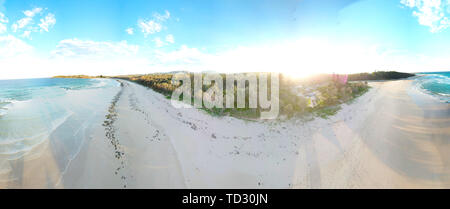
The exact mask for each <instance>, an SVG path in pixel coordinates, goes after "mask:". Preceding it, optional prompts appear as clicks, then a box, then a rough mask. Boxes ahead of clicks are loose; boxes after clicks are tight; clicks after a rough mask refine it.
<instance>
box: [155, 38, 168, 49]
mask: <svg viewBox="0 0 450 209" xmlns="http://www.w3.org/2000/svg"><path fill="white" fill-rule="evenodd" d="M153 41H154V42H155V44H156V47H162V46H164V45H166V43H164V41H162V40H161V39H160V38H159V37H156V38H154V39H153Z"/></svg>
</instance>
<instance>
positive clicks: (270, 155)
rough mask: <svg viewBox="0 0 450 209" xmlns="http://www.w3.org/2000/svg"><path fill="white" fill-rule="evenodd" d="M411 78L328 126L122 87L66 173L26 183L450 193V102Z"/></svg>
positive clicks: (381, 85)
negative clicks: (185, 104)
mask: <svg viewBox="0 0 450 209" xmlns="http://www.w3.org/2000/svg"><path fill="white" fill-rule="evenodd" d="M411 82H412V81H410V80H401V81H389V82H373V83H371V86H372V87H373V88H372V89H371V90H370V91H369V92H368V93H366V94H365V95H363V96H362V97H360V98H358V99H357V100H356V101H354V102H353V103H352V104H345V105H343V108H342V110H341V111H339V112H338V114H337V115H335V116H333V117H331V118H329V119H327V120H325V119H320V118H316V119H314V120H312V119H307V118H304V119H293V120H290V121H286V122H273V121H272V122H248V121H243V120H238V119H235V118H230V117H223V118H216V117H212V116H209V115H207V114H205V113H203V112H201V111H198V110H196V109H175V108H174V107H172V106H171V105H170V100H167V99H166V98H164V97H163V96H162V95H160V94H157V93H155V92H153V91H152V90H149V89H146V88H145V87H142V86H140V85H137V84H134V83H130V82H124V85H123V87H122V88H121V90H120V91H119V92H118V93H117V95H116V97H115V99H114V101H113V102H112V104H111V106H110V108H109V115H110V117H109V119H107V120H106V121H108V122H107V124H104V125H102V124H98V126H97V127H95V128H94V130H95V131H93V132H92V134H91V137H90V138H91V140H89V141H87V142H86V143H85V145H84V146H83V147H82V149H81V151H80V153H79V154H78V156H77V157H76V158H75V159H73V160H72V162H71V163H70V166H69V167H68V169H67V170H66V171H65V173H64V174H62V173H61V174H59V173H58V169H54V168H53V169H43V168H42V167H40V169H35V170H36V172H40V173H46V175H47V176H50V177H51V178H52V179H55V178H56V179H58V178H57V177H59V179H60V181H57V183H54V182H55V180H52V181H51V183H52V185H47V184H48V183H49V182H46V181H45V180H44V179H43V178H42V177H41V178H35V181H36V182H41V183H40V184H33V183H32V182H33V181H32V180H30V181H27V184H23V185H22V186H23V187H32V186H33V185H35V186H33V187H59V188H185V187H187V188H441V187H444V188H450V154H449V152H448V150H450V143H449V139H450V107H449V104H445V103H441V102H439V101H436V100H435V99H434V98H432V97H430V96H428V95H425V94H422V93H420V92H419V91H417V90H415V89H413V88H412V86H411ZM47 149H48V152H51V148H47ZM52 153H55V152H52ZM43 156H45V157H46V158H52V155H49V154H47V155H43ZM53 158H55V159H57V158H58V156H54V155H53ZM42 162H44V160H42ZM45 162H52V161H49V160H48V159H46V160H45ZM35 163H36V162H35ZM49 174H51V175H49ZM35 176H44V175H35ZM30 178H32V177H30ZM27 179H28V178H27ZM42 182H46V183H47V184H44V183H42ZM36 185H37V186H36Z"/></svg>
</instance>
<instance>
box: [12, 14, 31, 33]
mask: <svg viewBox="0 0 450 209" xmlns="http://www.w3.org/2000/svg"><path fill="white" fill-rule="evenodd" d="M32 21H33V19H32V18H31V17H24V18H22V19H20V20H18V21H17V22H16V23H14V24H13V25H12V30H13V32H17V31H18V30H19V29H22V28H25V26H27V25H28V24H30V23H31V22H32Z"/></svg>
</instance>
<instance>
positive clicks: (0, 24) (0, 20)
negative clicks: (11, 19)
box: [0, 12, 8, 34]
mask: <svg viewBox="0 0 450 209" xmlns="http://www.w3.org/2000/svg"><path fill="white" fill-rule="evenodd" d="M5 23H8V18H7V17H6V16H5V14H3V13H1V12H0V34H2V33H5V32H6V31H7V30H8V29H7V27H6V24H5Z"/></svg>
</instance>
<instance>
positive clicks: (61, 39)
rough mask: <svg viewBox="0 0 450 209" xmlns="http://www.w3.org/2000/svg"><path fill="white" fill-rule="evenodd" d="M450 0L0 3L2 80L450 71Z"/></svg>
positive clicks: (48, 0) (67, 0)
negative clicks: (160, 74)
mask: <svg viewBox="0 0 450 209" xmlns="http://www.w3.org/2000/svg"><path fill="white" fill-rule="evenodd" d="M448 18H450V0H208V1H204V0H192V1H190V0H165V1H150V0H95V1H92V0H65V1H60V0H21V1H13V0H0V79H14V78H32V77H49V76H54V75H73V74H88V75H124V74H141V73H153V72H169V71H194V72H201V71H215V72H225V73H233V72H256V71H270V72H282V73H287V74H290V75H292V76H298V77H302V76H306V75H310V74H314V73H355V72H371V71H375V70H397V71H404V72H425V71H448V70H449V67H450V59H448V57H449V55H450V50H448V49H450V28H449V26H450V20H449V19H448Z"/></svg>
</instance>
